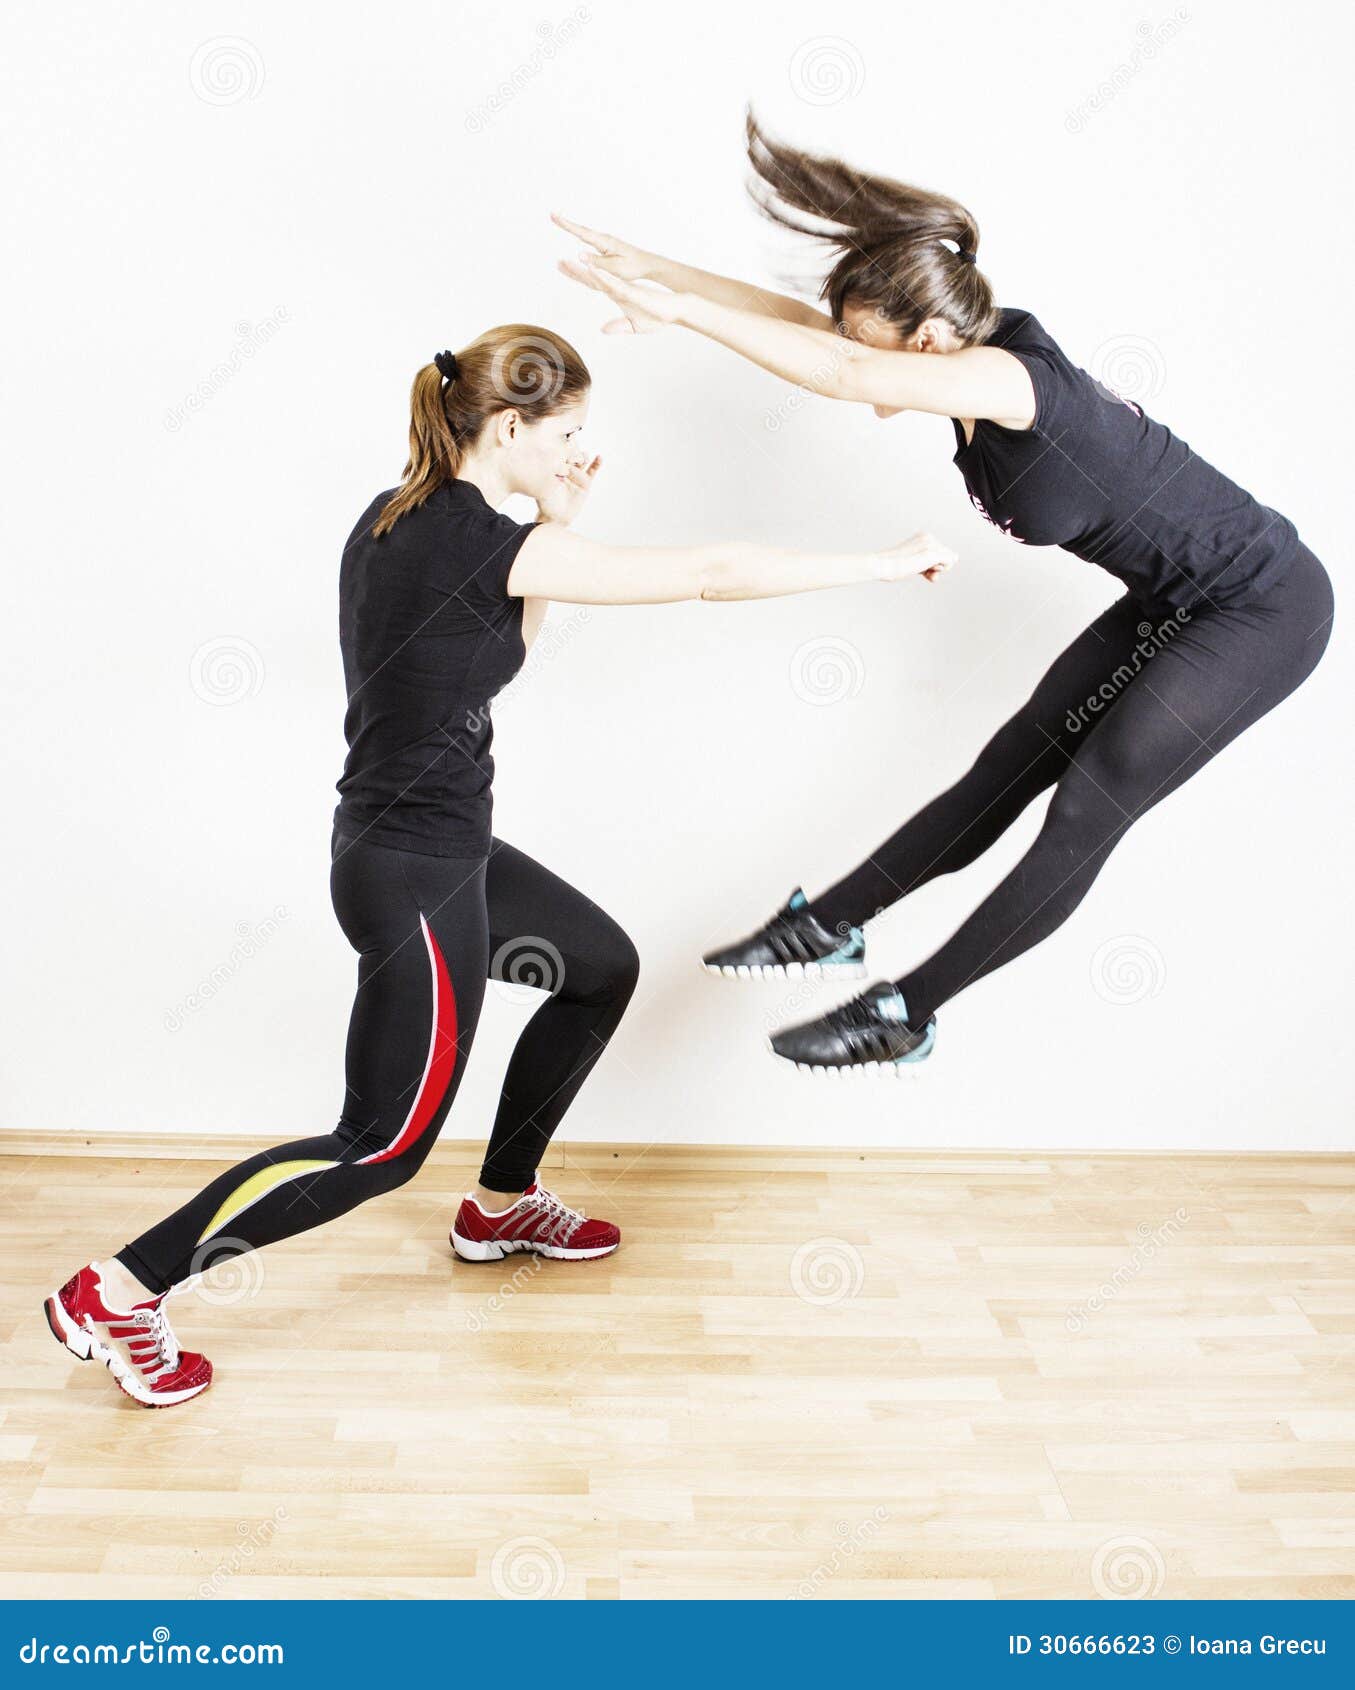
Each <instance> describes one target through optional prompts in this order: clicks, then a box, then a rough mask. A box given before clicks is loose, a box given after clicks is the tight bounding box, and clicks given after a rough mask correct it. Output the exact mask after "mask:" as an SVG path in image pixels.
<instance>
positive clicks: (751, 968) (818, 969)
mask: <svg viewBox="0 0 1355 1690" xmlns="http://www.w3.org/2000/svg"><path fill="white" fill-rule="evenodd" d="M701 966H702V968H703V969H705V971H706V973H707V974H720V975H723V976H724V978H725V979H726V980H860V979H862V978H864V976H865V972H866V965H865V963H864V962H830V963H823V962H788V963H786V964H785V965H784V966H783V965H781V964H779V963H760V962H757V963H748V964H747V965H744V964H742V963H741V964H739V965H738V966H737V967H736V966H734V965H733V964H731V963H714V962H703V963H702V964H701Z"/></svg>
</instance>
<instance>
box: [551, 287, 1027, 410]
mask: <svg viewBox="0 0 1355 1690" xmlns="http://www.w3.org/2000/svg"><path fill="white" fill-rule="evenodd" d="M560 268H561V270H563V271H564V273H565V274H566V275H567V276H569V277H571V278H572V279H573V280H574V281H576V282H581V283H582V284H583V285H584V286H585V287H590V288H593V289H595V290H596V291H597V292H599V293H605V294H606V295H607V296H608V297H609V298H611V299H614V300H615V301H616V303H617V304H618V305H619V306H620V307H621V309H622V312H623V315H622V316H621V317H619V318H616V319H614V320H613V321H612V322H610V323H608V324H607V325H606V332H608V333H612V334H649V333H652V332H653V331H655V330H656V329H660V328H663V327H665V326H666V325H668V324H674V325H676V326H678V327H680V328H686V329H692V330H694V331H695V332H696V333H697V334H701V335H704V336H705V337H706V338H707V339H708V340H713V341H716V342H718V343H719V344H720V345H721V346H727V347H728V348H729V349H730V351H731V352H737V353H738V354H739V355H740V356H741V357H743V358H747V359H748V360H749V362H750V363H754V364H757V365H759V366H760V367H761V368H762V369H764V370H769V371H770V372H771V373H772V374H773V375H777V376H780V377H782V379H783V380H785V381H789V382H793V383H794V384H795V385H796V386H797V387H803V388H807V389H809V391H811V392H813V393H819V394H822V395H823V397H824V398H826V399H843V400H846V401H848V402H849V403H852V404H861V405H882V406H888V407H891V408H893V409H896V410H907V411H929V412H932V413H933V414H935V415H937V416H945V417H990V418H992V419H993V420H994V421H995V422H1000V423H1002V424H1004V425H1005V426H1006V427H1008V428H1028V427H1029V426H1030V425H1031V423H1033V422H1034V420H1035V389H1034V387H1033V386H1032V384H1031V379H1030V376H1029V375H1028V374H1027V372H1026V369H1025V366H1024V365H1023V364H1022V363H1021V361H1020V359H1018V358H1014V357H1013V356H1012V355H1011V353H1010V352H1004V351H1003V350H1002V349H1001V348H1000V347H997V346H970V347H965V348H964V349H963V350H962V351H959V352H947V353H935V352H899V351H893V350H889V349H886V348H882V347H874V346H863V345H862V344H861V343H860V342H859V341H855V340H852V339H850V338H849V337H848V336H847V335H845V334H839V333H837V332H835V331H833V330H831V329H829V330H827V331H825V330H823V329H820V328H816V327H813V326H811V325H809V324H806V323H798V322H786V321H784V320H781V319H778V318H775V317H768V316H764V315H762V314H760V313H757V312H753V311H743V310H739V309H738V308H737V307H734V306H731V305H727V304H720V303H719V302H717V301H714V300H710V299H702V298H700V297H698V296H697V295H695V294H691V293H674V292H672V291H671V290H669V289H666V288H660V287H644V286H641V285H640V284H639V283H638V282H631V281H626V280H623V279H622V278H620V277H617V276H613V275H611V274H609V273H608V272H606V271H605V270H601V269H599V268H598V266H597V265H596V264H595V263H591V262H590V263H579V262H574V261H572V260H569V259H565V260H563V261H562V262H561V265H560Z"/></svg>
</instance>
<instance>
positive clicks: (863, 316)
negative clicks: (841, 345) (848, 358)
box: [842, 303, 964, 417]
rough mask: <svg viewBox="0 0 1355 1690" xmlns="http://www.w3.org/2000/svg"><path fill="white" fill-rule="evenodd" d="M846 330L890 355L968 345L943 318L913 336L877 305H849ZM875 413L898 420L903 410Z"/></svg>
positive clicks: (882, 409) (930, 321)
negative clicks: (891, 319)
mask: <svg viewBox="0 0 1355 1690" xmlns="http://www.w3.org/2000/svg"><path fill="white" fill-rule="evenodd" d="M842 329H843V333H844V334H846V335H848V336H850V338H851V339H852V340H855V341H859V342H860V343H861V345H862V346H874V347H878V348H880V349H881V350H883V351H886V352H956V351H958V350H959V348H960V347H961V346H963V344H964V342H963V341H962V340H960V338H959V336H958V335H957V334H956V333H955V330H954V329H952V328H951V326H950V324H949V323H947V322H946V321H945V320H944V319H943V318H941V317H928V318H927V320H926V321H925V322H923V323H919V324H918V326H917V327H916V328H915V329H914V330H913V331H912V333H911V334H905V333H904V332H903V331H902V330H901V329H900V328H899V325H898V324H897V323H892V322H890V320H889V318H888V317H886V316H884V315H883V314H882V313H881V312H880V311H879V310H877V309H876V308H875V307H874V306H873V305H853V304H851V303H847V304H845V305H844V306H843V308H842ZM871 409H872V410H873V411H874V412H875V415H876V416H877V417H896V416H898V414H899V411H900V410H901V409H902V407H901V406H898V405H872V406H871Z"/></svg>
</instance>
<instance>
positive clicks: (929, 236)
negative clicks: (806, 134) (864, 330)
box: [747, 109, 999, 345]
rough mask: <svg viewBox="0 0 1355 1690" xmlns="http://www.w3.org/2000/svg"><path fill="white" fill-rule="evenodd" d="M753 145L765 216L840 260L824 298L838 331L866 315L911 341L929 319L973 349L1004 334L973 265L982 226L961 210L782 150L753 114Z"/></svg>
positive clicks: (835, 163) (832, 162) (755, 184)
mask: <svg viewBox="0 0 1355 1690" xmlns="http://www.w3.org/2000/svg"><path fill="white" fill-rule="evenodd" d="M747 140H748V160H749V163H750V164H751V165H752V167H753V172H754V176H753V180H752V181H751V182H750V183H749V185H748V191H749V193H750V194H751V195H752V196H753V199H754V201H755V202H756V204H757V206H758V209H759V210H760V211H762V213H763V214H764V215H765V216H767V217H769V218H771V220H772V221H773V222H774V223H779V224H780V225H781V226H782V227H783V228H786V229H794V230H795V231H796V233H797V234H801V235H809V236H812V237H813V238H814V239H815V240H818V241H822V242H824V243H825V244H826V245H827V246H828V247H829V248H830V249H831V250H832V251H833V252H835V253H837V255H838V256H837V258H836V260H835V262H834V263H833V265H832V267H831V268H830V270H829V271H828V274H827V276H826V277H825V278H824V282H823V286H822V287H821V289H820V290H819V298H820V299H822V300H823V301H824V302H825V303H826V304H827V306H828V309H829V311H830V312H831V313H832V317H833V321H834V322H835V323H838V324H840V323H841V322H842V316H843V311H844V309H845V308H846V307H847V306H848V305H858V306H867V307H869V308H871V309H873V310H875V311H878V312H879V313H880V315H881V316H882V317H884V318H885V319H886V320H887V321H889V322H891V323H893V324H895V325H896V326H897V327H898V329H899V331H900V333H901V334H904V335H909V334H911V333H912V332H913V330H914V329H916V328H917V327H918V325H919V324H920V323H923V322H925V321H926V320H927V318H928V317H942V318H944V319H945V321H946V322H948V323H949V324H950V326H951V327H952V328H953V329H954V330H955V333H956V334H957V335H958V336H959V337H960V339H961V340H963V341H965V342H967V343H969V344H970V345H977V344H979V343H980V342H982V341H985V340H987V339H988V337H989V336H990V335H991V334H992V333H993V332H994V331H995V330H996V328H997V326H998V320H999V319H998V311H997V305H996V303H995V301H994V298H993V290H992V287H991V285H990V284H989V281H988V278H987V277H986V276H985V275H984V274H983V273H982V272H981V271H980V270H979V268H978V266H977V264H976V263H975V262H974V259H975V256H976V255H977V253H978V248H979V226H978V224H977V223H976V222H975V220H974V218H973V216H972V215H971V214H970V213H969V212H968V211H966V210H965V208H964V206H962V205H961V204H959V202H958V201H957V200H953V199H950V198H948V197H947V196H946V195H945V194H936V193H931V192H929V191H928V190H927V189H926V188H914V187H910V186H909V185H908V184H907V183H906V182H895V181H893V180H892V179H891V178H890V177H888V176H868V175H867V174H866V173H865V171H863V170H857V169H855V168H854V167H853V166H852V165H850V164H845V163H843V161H842V160H841V159H837V158H822V157H818V156H816V155H815V154H812V153H803V152H800V151H799V149H798V148H796V147H791V146H788V145H786V144H785V143H784V142H782V141H774V140H772V138H771V137H770V136H769V135H768V134H767V133H766V132H765V131H764V130H763V129H762V127H761V126H760V125H759V124H758V122H757V119H756V118H755V117H754V116H753V113H752V111H751V109H750V110H749V112H748V119H747ZM811 219H812V221H811ZM946 241H953V242H954V243H955V246H954V249H952V248H951V247H949V246H946V245H944V244H943V243H944V242H946Z"/></svg>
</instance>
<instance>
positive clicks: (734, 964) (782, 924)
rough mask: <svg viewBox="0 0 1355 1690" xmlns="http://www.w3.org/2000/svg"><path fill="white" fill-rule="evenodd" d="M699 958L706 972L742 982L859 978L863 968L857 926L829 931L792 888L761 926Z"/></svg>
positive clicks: (863, 953) (863, 945)
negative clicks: (768, 977) (772, 978)
mask: <svg viewBox="0 0 1355 1690" xmlns="http://www.w3.org/2000/svg"><path fill="white" fill-rule="evenodd" d="M701 962H702V965H703V966H704V967H705V968H706V969H707V970H708V972H710V973H711V974H728V975H732V976H738V977H739V978H741V979H745V980H746V979H749V978H753V977H756V976H758V975H783V976H787V977H789V978H791V979H798V978H801V977H803V978H806V979H813V978H818V977H822V978H824V979H835V980H859V979H860V978H861V976H862V975H863V974H864V973H865V972H866V939H865V935H864V934H863V933H862V931H861V929H860V928H859V927H847V928H845V929H844V931H843V932H840V933H834V932H830V931H829V929H828V928H826V927H825V926H824V925H823V923H822V922H821V921H820V920H819V918H818V917H817V916H816V915H815V914H814V912H813V910H811V909H810V907H809V900H808V899H807V898H806V897H805V895H804V893H803V892H802V891H801V890H800V888H799V887H798V886H797V887H796V888H795V890H794V891H793V892H792V893H791V895H790V900H789V902H788V903H787V904H786V906H785V908H784V909H781V910H778V911H777V912H776V914H775V915H774V916H773V917H772V919H771V920H770V921H769V922H768V923H767V925H766V926H765V927H760V928H758V930H757V932H756V933H750V934H749V935H748V937H747V938H746V939H740V940H739V942H738V943H737V944H736V945H726V946H725V947H724V949H723V950H718V951H708V952H707V953H706V955H705V956H703V957H702V958H701Z"/></svg>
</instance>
